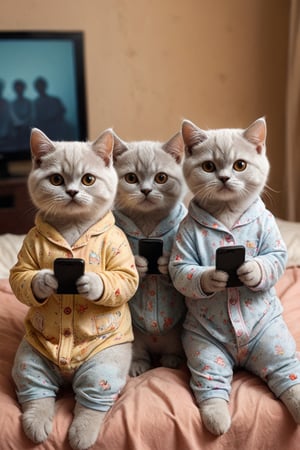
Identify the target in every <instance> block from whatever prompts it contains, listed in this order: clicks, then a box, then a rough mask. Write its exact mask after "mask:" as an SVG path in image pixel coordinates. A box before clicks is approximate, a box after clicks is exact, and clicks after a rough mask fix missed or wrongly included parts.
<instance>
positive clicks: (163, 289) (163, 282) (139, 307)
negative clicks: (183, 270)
mask: <svg viewBox="0 0 300 450" xmlns="http://www.w3.org/2000/svg"><path fill="white" fill-rule="evenodd" d="M186 212H187V211H186V208H185V206H184V205H183V204H182V203H180V204H178V205H177V206H176V208H174V210H173V211H172V212H171V214H170V215H169V216H168V217H167V218H166V219H164V220H162V221H161V223H160V224H159V225H158V226H157V227H156V228H155V230H154V231H153V232H152V234H151V236H144V235H143V233H142V232H141V230H139V229H138V228H137V226H136V225H135V224H134V223H133V222H132V220H131V219H130V218H129V217H127V216H125V215H124V214H122V213H121V212H120V211H117V210H115V211H114V215H115V218H116V224H117V225H118V226H119V227H120V228H121V229H122V230H123V231H124V232H125V233H126V236H127V238H128V241H129V243H130V246H131V250H132V253H133V254H134V255H138V254H139V240H140V239H142V238H145V237H147V238H148V237H149V238H160V239H162V240H163V253H164V254H170V253H171V249H172V246H173V241H174V239H175V235H176V231H177V229H178V226H179V224H180V222H181V220H182V219H183V218H184V217H185V215H186ZM129 307H130V311H131V316H132V322H133V325H134V326H135V327H136V328H138V329H139V330H140V331H141V332H142V333H145V334H150V335H157V336H158V335H163V334H166V333H168V332H169V331H170V329H172V328H174V327H175V326H176V325H177V324H178V323H179V322H180V321H182V320H183V318H184V316H185V311H186V307H185V301H184V296H183V295H182V294H180V293H179V292H178V291H177V290H176V289H175V288H174V286H173V283H172V281H171V280H170V277H169V276H168V275H150V274H149V275H146V276H145V277H144V278H142V279H141V280H140V283H139V287H138V290H137V291H136V293H135V295H134V296H133V297H132V299H131V300H130V302H129Z"/></svg>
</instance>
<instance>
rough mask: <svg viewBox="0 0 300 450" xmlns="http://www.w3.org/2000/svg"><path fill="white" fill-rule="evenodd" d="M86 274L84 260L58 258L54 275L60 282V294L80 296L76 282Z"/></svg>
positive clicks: (58, 291)
mask: <svg viewBox="0 0 300 450" xmlns="http://www.w3.org/2000/svg"><path fill="white" fill-rule="evenodd" d="M83 274H84V259H81V258H56V259H55V260H54V275H55V277H56V278H57V281H58V288H57V291H56V292H57V293H58V294H78V292H77V288H76V281H77V280H78V278H80V277H81V276H82V275H83Z"/></svg>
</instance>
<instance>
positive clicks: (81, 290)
mask: <svg viewBox="0 0 300 450" xmlns="http://www.w3.org/2000/svg"><path fill="white" fill-rule="evenodd" d="M76 287H77V291H78V294H80V295H82V296H83V297H85V298H86V299H87V300H90V301H92V302H93V301H96V300H99V299H100V297H101V296H102V294H103V282H102V280H101V278H100V277H99V275H97V274H96V273H94V272H87V273H85V274H84V275H82V276H81V277H80V278H78V280H77V282H76Z"/></svg>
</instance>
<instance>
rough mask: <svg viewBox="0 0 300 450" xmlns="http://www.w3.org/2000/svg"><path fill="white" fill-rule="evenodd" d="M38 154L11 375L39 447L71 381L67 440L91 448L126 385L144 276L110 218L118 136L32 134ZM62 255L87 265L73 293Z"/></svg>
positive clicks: (15, 272) (18, 278) (13, 278)
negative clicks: (20, 325) (133, 312)
mask: <svg viewBox="0 0 300 450" xmlns="http://www.w3.org/2000/svg"><path fill="white" fill-rule="evenodd" d="M31 150H32V157H33V165H32V170H31V173H30V175H29V180H28V187H29V191H30V194H31V198H32V200H33V203H34V204H35V206H36V207H37V208H38V214H37V217H36V226H35V227H34V228H33V229H32V230H30V231H29V233H28V235H27V236H26V237H25V240H24V244H23V247H22V249H21V251H20V253H19V257H18V262H17V264H16V265H15V266H14V267H13V268H12V270H11V275H10V282H11V285H12V288H13V290H14V292H15V295H16V296H17V298H18V299H19V300H20V301H21V302H22V303H25V304H27V305H28V306H29V307H30V308H29V312H28V315H27V317H26V320H25V325H26V335H25V339H24V340H23V341H22V343H21V345H20V347H19V349H18V352H17V354H16V358H15V363H14V368H13V377H14V380H15V383H16V385H17V393H18V398H19V401H20V403H21V404H22V409H23V415H22V423H23V428H24V431H25V433H26V435H27V436H28V437H29V438H30V439H31V440H32V441H33V442H35V443H40V442H43V441H45V440H46V439H47V437H48V435H49V434H50V433H51V430H52V421H53V417H54V412H55V396H56V393H57V391H58V389H59V387H60V386H61V385H62V384H63V383H64V382H66V381H70V382H72V386H73V389H74V392H75V394H76V406H75V409H74V419H73V422H72V424H71V427H70V429H69V441H70V444H71V446H72V448H73V449H77V450H84V449H87V448H89V447H90V446H92V445H93V444H94V442H95V441H96V439H97V437H98V434H99V430H100V427H101V424H102V421H103V419H104V417H105V414H106V411H107V410H109V408H110V407H111V406H112V404H113V403H114V401H115V399H116V398H117V396H118V394H119V391H120V390H121V389H122V387H123V386H124V385H125V382H126V377H127V375H128V371H129V366H130V362H131V354H132V344H131V341H132V339H133V334H132V327H131V317H130V311H129V307H128V304H127V302H128V300H129V299H130V298H131V297H132V295H133V294H134V292H135V290H136V288H137V283H138V274H137V271H136V268H135V264H134V258H133V255H132V252H131V249H130V246H129V243H128V241H127V238H126V236H125V234H124V233H123V232H122V230H120V229H119V228H118V227H116V226H115V220H114V216H113V215H112V212H111V207H112V204H113V200H114V196H115V192H116V188H117V175H116V172H115V169H114V167H113V161H112V150H113V133H112V131H111V130H106V131H105V132H103V133H102V134H101V136H99V138H98V139H96V140H95V141H94V142H53V141H51V140H50V139H49V138H48V137H47V136H46V135H45V134H44V133H42V132H41V131H40V130H38V129H33V131H32V133H31ZM57 257H68V258H73V257H79V258H83V259H84V261H85V268H86V271H85V272H84V275H83V276H81V277H80V278H78V279H77V281H76V289H77V293H76V294H75V295H73V294H72V295H70V294H68V295H59V294H57V293H56V290H57V287H58V282H57V279H56V277H55V275H54V272H53V261H54V259H56V258H57ZM98 377H99V378H98Z"/></svg>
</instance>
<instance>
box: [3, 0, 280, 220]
mask: <svg viewBox="0 0 300 450" xmlns="http://www.w3.org/2000/svg"><path fill="white" fill-rule="evenodd" d="M288 12H289V1H288V0H184V1H182V0H51V1H49V0H47V1H45V0H25V1H20V0H2V2H1V16H0V29H2V30H14V29H16V30H30V29H36V30H45V29H48V30H83V31H84V32H85V50H86V81H87V93H88V115H89V138H91V139H93V138H95V137H96V136H97V135H98V134H99V133H100V132H101V131H102V130H103V129H105V128H107V127H110V126H113V127H114V128H115V130H116V131H117V133H118V134H119V135H120V136H121V137H122V138H123V139H125V140H126V139H127V140H130V139H161V140H165V139H167V138H168V137H170V136H171V135H172V134H173V133H175V132H176V131H177V130H178V129H179V126H180V121H181V119H182V118H188V119H190V120H192V121H193V122H195V123H196V124H197V125H199V126H201V127H202V128H215V127H227V126H228V127H246V126H247V125H248V124H249V123H250V122H252V121H253V120H255V119H256V118H258V117H260V116H262V115H265V116H266V118H267V122H268V127H269V129H268V151H269V158H270V160H271V164H272V172H271V178H270V181H269V184H270V186H271V187H272V189H274V190H276V191H279V192H278V193H276V192H273V193H272V194H271V195H272V202H270V201H269V200H267V203H268V206H269V207H270V208H271V209H272V210H273V212H274V213H275V214H278V215H280V216H281V217H284V213H285V208H284V205H283V201H282V199H281V195H280V191H281V190H282V189H283V181H282V174H283V171H282V164H283V162H282V153H283V151H284V106H285V105H284V103H285V76H286V57H287V54H286V53H287V50H286V49H287V34H288V26H287V24H288ZM28 62H29V63H30V59H28ZM0 72H1V61H0Z"/></svg>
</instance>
